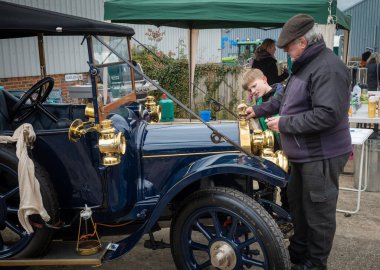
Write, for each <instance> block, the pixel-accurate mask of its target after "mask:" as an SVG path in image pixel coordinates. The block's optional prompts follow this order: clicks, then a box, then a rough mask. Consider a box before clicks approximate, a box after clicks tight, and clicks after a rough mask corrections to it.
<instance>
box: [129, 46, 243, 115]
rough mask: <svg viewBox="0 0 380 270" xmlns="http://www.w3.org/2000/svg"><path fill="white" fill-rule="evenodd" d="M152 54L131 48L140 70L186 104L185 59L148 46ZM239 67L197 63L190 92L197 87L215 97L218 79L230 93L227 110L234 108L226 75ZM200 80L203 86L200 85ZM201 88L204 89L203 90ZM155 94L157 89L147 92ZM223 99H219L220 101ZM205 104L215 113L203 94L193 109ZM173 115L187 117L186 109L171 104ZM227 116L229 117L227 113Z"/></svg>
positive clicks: (231, 89)
mask: <svg viewBox="0 0 380 270" xmlns="http://www.w3.org/2000/svg"><path fill="white" fill-rule="evenodd" d="M150 49H151V50H152V51H153V52H154V53H155V54H156V56H154V55H152V54H151V53H150V52H148V51H147V50H144V51H137V50H136V48H134V49H133V50H132V52H133V59H134V60H135V61H137V62H138V63H140V64H141V66H142V68H143V70H144V73H145V74H147V75H148V76H149V77H150V78H152V79H154V80H157V81H158V82H159V83H160V85H161V86H162V87H163V88H164V89H166V90H168V91H169V92H170V93H171V94H172V95H173V96H174V97H176V98H177V99H178V100H180V101H181V102H182V103H183V104H185V105H186V106H188V107H189V75H188V74H189V66H188V60H187V59H186V58H184V57H180V58H179V59H173V58H170V57H168V56H166V55H165V54H163V53H162V52H160V51H157V50H155V48H152V47H151V48H150ZM242 70H243V68H242V67H240V66H234V65H223V64H200V65H197V66H196V69H195V78H194V81H195V82H194V84H195V86H194V96H193V98H195V97H196V96H197V95H199V94H202V93H201V91H200V90H199V89H198V88H201V89H205V87H206V89H207V90H206V92H207V94H208V95H209V96H210V97H212V98H214V99H215V100H218V101H219V94H220V93H219V87H220V85H221V84H222V83H224V84H225V85H226V87H229V88H230V89H229V90H230V91H229V92H230V93H232V98H231V97H230V102H229V104H224V106H226V107H228V108H229V109H230V110H232V111H233V110H235V107H236V104H237V101H238V100H237V97H236V90H235V89H233V87H232V86H231V85H228V84H227V81H226V75H227V74H228V73H231V74H234V75H235V76H236V77H237V76H238V75H239V74H240V73H241V72H242ZM201 81H204V84H205V87H204V86H202V85H200V84H201ZM203 91H205V90H203ZM149 94H150V95H153V96H155V97H156V101H157V102H158V101H159V100H160V98H161V92H160V91H159V90H157V91H153V92H151V93H149ZM222 103H223V102H222ZM205 108H210V109H213V112H214V113H213V115H215V110H214V109H215V108H214V106H213V105H212V101H211V99H210V98H207V96H206V98H205V100H204V102H200V103H197V104H195V112H196V113H198V111H199V110H204V109H205ZM227 116H228V114H226V113H225V112H224V111H223V112H222V113H220V114H219V115H218V118H221V117H223V118H227ZM175 117H176V118H187V117H188V113H187V112H186V111H184V110H183V109H182V108H180V107H179V106H175ZM229 118H230V117H229Z"/></svg>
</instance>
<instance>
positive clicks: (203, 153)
mask: <svg viewBox="0 0 380 270" xmlns="http://www.w3.org/2000/svg"><path fill="white" fill-rule="evenodd" d="M224 153H240V151H221V152H197V153H182V154H173V155H156V156H143V158H159V157H175V156H195V155H215V154H224Z"/></svg>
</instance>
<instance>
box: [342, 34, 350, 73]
mask: <svg viewBox="0 0 380 270" xmlns="http://www.w3.org/2000/svg"><path fill="white" fill-rule="evenodd" d="M343 33H344V40H343V60H344V63H345V64H346V65H347V61H348V47H349V45H350V31H349V30H344V31H343Z"/></svg>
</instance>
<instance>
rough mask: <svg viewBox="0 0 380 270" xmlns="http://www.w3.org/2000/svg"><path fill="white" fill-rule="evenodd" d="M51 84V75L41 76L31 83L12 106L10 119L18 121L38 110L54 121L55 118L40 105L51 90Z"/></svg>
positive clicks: (52, 83) (52, 84)
mask: <svg viewBox="0 0 380 270" xmlns="http://www.w3.org/2000/svg"><path fill="white" fill-rule="evenodd" d="M53 86H54V80H53V78H51V77H46V78H43V79H42V80H40V81H38V82H37V83H36V84H35V85H33V86H32V87H31V88H30V89H29V90H28V91H27V92H26V93H25V94H24V95H23V96H22V97H21V98H20V100H19V101H17V103H16V104H15V105H14V106H13V108H12V111H11V113H10V115H11V120H12V121H13V122H14V123H20V122H22V121H24V120H25V119H26V118H28V117H29V116H30V115H31V114H32V113H34V112H35V111H37V110H39V111H41V112H42V113H44V114H45V115H46V116H47V117H49V118H50V119H52V120H53V121H54V122H55V123H56V122H57V118H56V117H55V116H54V115H53V114H52V113H51V112H49V111H48V110H47V109H46V108H45V107H44V106H43V105H42V103H44V102H45V100H46V99H47V97H48V96H49V94H50V92H51V90H53ZM28 101H29V102H28Z"/></svg>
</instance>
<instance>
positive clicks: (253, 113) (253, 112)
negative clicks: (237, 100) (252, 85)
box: [247, 107, 256, 119]
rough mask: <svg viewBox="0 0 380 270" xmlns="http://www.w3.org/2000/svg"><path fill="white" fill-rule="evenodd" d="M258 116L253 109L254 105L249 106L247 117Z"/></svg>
mask: <svg viewBox="0 0 380 270" xmlns="http://www.w3.org/2000/svg"><path fill="white" fill-rule="evenodd" d="M254 117H256V114H255V111H254V110H253V108H252V107H248V108H247V119H251V118H254Z"/></svg>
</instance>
